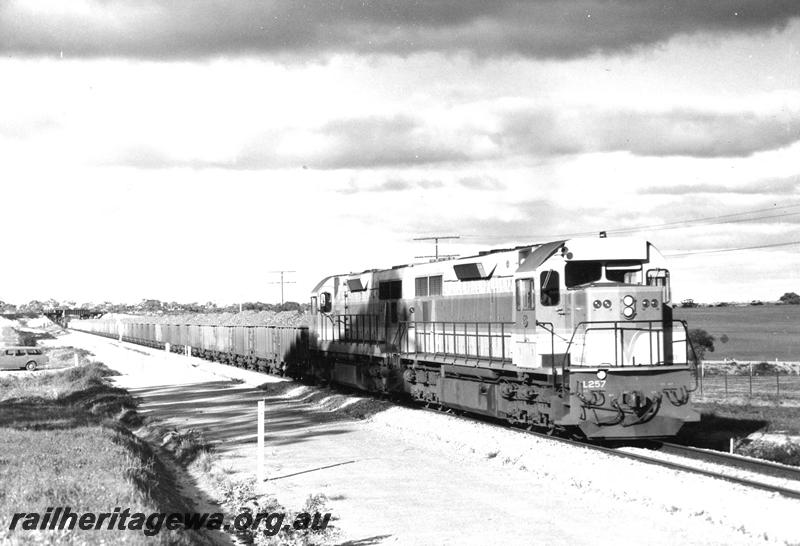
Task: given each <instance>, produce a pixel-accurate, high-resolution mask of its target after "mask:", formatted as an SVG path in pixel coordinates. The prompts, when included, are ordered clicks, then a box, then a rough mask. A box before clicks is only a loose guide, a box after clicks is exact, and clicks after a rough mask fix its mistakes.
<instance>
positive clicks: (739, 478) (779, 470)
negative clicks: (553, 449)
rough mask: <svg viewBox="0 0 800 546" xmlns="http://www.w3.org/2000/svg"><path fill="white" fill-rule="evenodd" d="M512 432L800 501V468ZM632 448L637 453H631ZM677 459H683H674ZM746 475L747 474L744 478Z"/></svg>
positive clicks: (685, 449) (657, 446) (673, 448)
mask: <svg viewBox="0 0 800 546" xmlns="http://www.w3.org/2000/svg"><path fill="white" fill-rule="evenodd" d="M423 409H425V410H426V411H431V412H434V413H443V412H442V411H441V410H437V409H433V408H423ZM446 413H449V414H450V415H452V416H454V417H457V418H461V419H468V420H473V421H484V420H482V419H476V418H475V417H472V416H469V415H461V414H459V413H455V412H446ZM510 430H514V431H516V432H518V433H520V434H528V435H531V436H537V437H540V438H544V439H546V440H549V441H553V442H561V443H565V444H568V445H572V446H575V447H581V448H584V449H591V450H595V451H599V452H601V453H605V454H607V455H611V456H613V457H622V458H627V459H631V460H635V461H639V462H642V463H645V464H650V465H654V466H660V467H663V468H670V469H673V470H679V471H682V472H689V473H693V474H699V475H701V476H706V477H710V478H715V479H719V480H724V481H727V482H731V483H736V484H738V485H742V486H745V487H751V488H755V489H761V490H764V491H769V492H772V493H777V494H780V495H782V496H784V497H788V498H792V499H798V500H800V468H795V467H791V466H786V465H782V464H778V463H773V462H771V461H764V460H761V459H753V458H750V457H743V456H741V455H732V454H729V453H723V452H721V451H713V450H708V449H699V448H696V447H690V446H683V445H679V444H672V443H668V442H660V441H653V442H649V444H647V445H646V447H641V448H639V447H636V448H630V447H628V448H619V447H608V446H604V445H599V444H596V443H592V442H586V441H582V440H573V439H570V438H564V437H560V436H552V435H549V434H546V433H543V432H536V431H529V430H523V429H519V428H513V427H512V428H510ZM630 449H633V450H635V451H630ZM648 452H651V453H648ZM665 456H666V457H665ZM677 458H680V459H683V460H682V461H677V460H674V459H677ZM670 459H673V460H670ZM691 461H695V464H692V463H691ZM709 465H711V466H716V467H718V468H716V469H712V468H709V467H708V466H709ZM743 473H746V474H747V475H746V476H744V475H743ZM776 479H780V480H792V481H793V482H794V483H792V484H791V486H790V487H784V486H782V485H778V484H776V483H770V482H771V481H773V482H774V481H775V480H776Z"/></svg>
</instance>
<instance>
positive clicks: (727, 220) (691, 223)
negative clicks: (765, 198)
mask: <svg viewBox="0 0 800 546" xmlns="http://www.w3.org/2000/svg"><path fill="white" fill-rule="evenodd" d="M797 208H800V204H795V205H785V206H781V207H771V208H767V209H755V210H749V211H743V212H736V213H732V214H720V215H717V216H706V217H703V218H693V219H688V220H678V221H675V222H664V223H660V224H650V225H643V226H632V227H627V228H616V229H606V230H604V231H605V232H606V233H608V234H612V233H614V234H623V233H636V232H642V231H662V230H667V229H680V228H691V227H698V226H711V225H718V224H734V223H740V222H755V221H758V220H769V219H773V218H783V217H786V216H795V215H800V211H795V212H784V213H781V214H770V215H762V216H752V217H749V218H740V217H742V216H748V215H752V214H758V213H763V212H777V211H783V210H787V209H797ZM598 231H599V230H594V231H582V232H576V233H561V234H556V235H531V234H526V235H513V234H509V235H496V236H488V237H490V238H493V239H535V240H548V239H560V238H565V237H585V236H591V235H596V234H597V233H598ZM484 237H486V236H484Z"/></svg>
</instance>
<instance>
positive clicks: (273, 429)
mask: <svg viewBox="0 0 800 546" xmlns="http://www.w3.org/2000/svg"><path fill="white" fill-rule="evenodd" d="M290 385H292V384H290ZM297 386H298V385H297V384H294V385H292V388H294V387H297ZM297 390H301V389H297ZM129 392H130V393H131V394H132V395H134V396H136V397H139V398H140V400H141V402H140V406H139V411H140V413H142V414H143V415H144V416H146V417H152V418H155V419H156V420H159V421H162V420H163V421H164V423H163V424H165V425H167V426H174V427H175V428H178V429H180V428H187V427H189V428H199V429H202V431H203V434H204V436H205V438H206V440H208V441H209V442H210V443H212V444H213V445H214V446H215V448H216V449H217V450H218V451H221V452H225V451H228V450H232V449H235V448H237V447H239V446H240V445H247V444H254V443H255V442H256V435H257V429H256V427H257V420H258V411H257V410H258V401H259V400H264V401H265V404H266V413H265V418H266V435H267V440H268V441H269V442H270V443H271V444H272V445H287V444H296V443H298V442H304V441H308V440H310V439H312V438H314V437H317V436H323V435H336V434H344V433H347V432H349V431H350V430H352V425H350V424H349V423H351V422H352V418H353V413H352V412H348V411H345V410H346V409H348V408H345V410H342V411H337V410H333V411H330V410H327V409H324V408H322V407H320V406H319V405H318V404H315V403H314V400H315V399H318V398H319V395H318V393H315V394H314V395H312V396H309V393H308V392H299V393H298V394H296V395H293V394H292V392H291V389H290V388H288V387H280V388H275V389H271V388H267V389H263V388H254V387H248V386H245V385H242V384H240V383H236V382H231V381H210V382H206V383H196V384H190V385H180V386H172V385H161V386H155V387H141V388H132V389H129ZM330 394H334V393H330ZM331 422H339V423H340V425H339V426H334V427H331V426H325V425H326V424H330V423H331ZM182 423H185V424H183V425H182Z"/></svg>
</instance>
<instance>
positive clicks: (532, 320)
mask: <svg viewBox="0 0 800 546" xmlns="http://www.w3.org/2000/svg"><path fill="white" fill-rule="evenodd" d="M543 246H544V245H543ZM540 248H542V247H540ZM545 253H546V254H544V255H542V254H540V255H539V256H538V259H534V260H533V261H531V259H532V258H534V255H535V253H533V254H532V255H531V256H530V257H529V258H528V259H527V260H526V262H525V263H523V264H522V265H521V266H520V268H519V270H518V271H517V275H516V277H515V285H516V291H515V300H516V306H515V309H516V317H515V334H514V335H515V340H514V341H515V345H514V350H515V353H514V363H515V365H517V366H519V367H520V368H522V369H527V370H530V371H531V372H532V373H534V374H541V375H539V376H540V377H548V378H549V379H548V381H549V382H550V383H551V384H552V385H554V387H555V389H556V391H557V392H560V393H561V394H559V395H557V396H554V397H552V398H551V399H550V401H549V403H550V404H551V407H553V408H561V409H560V410H557V411H553V412H552V413H553V415H556V423H557V424H558V425H561V426H564V427H577V428H578V429H580V430H581V431H582V433H583V434H585V435H586V436H589V437H595V438H600V437H608V438H612V437H613V438H620V437H626V436H629V435H632V434H638V435H644V436H670V435H673V434H675V433H677V431H678V429H679V428H680V426H681V425H682V424H683V422H685V421H692V420H697V419H696V414H695V413H694V412H691V411H686V408H681V406H683V405H685V404H686V403H687V401H688V392H689V391H690V390H691V388H690V387H687V385H689V384H690V382H691V380H692V378H691V375H692V374H693V373H694V370H692V369H691V368H690V362H689V358H688V349H689V346H688V342H687V337H688V336H687V334H686V329H685V325H684V324H683V323H680V322H673V320H672V307H671V306H670V305H669V301H670V287H669V271H668V270H667V269H666V267H665V263H664V259H663V257H662V256H661V254H660V253H659V252H658V251H657V250H656V249H655V248H654V247H652V245H650V244H649V243H648V242H646V241H643V240H640V239H633V238H631V239H628V238H619V239H599V240H598V239H594V240H583V239H574V240H568V241H561V242H557V243H554V244H552V246H551V247H550V248H547V249H545ZM544 374H546V375H544ZM633 425H638V426H637V427H633ZM634 428H635V429H636V432H635V433H634V432H633V431H634Z"/></svg>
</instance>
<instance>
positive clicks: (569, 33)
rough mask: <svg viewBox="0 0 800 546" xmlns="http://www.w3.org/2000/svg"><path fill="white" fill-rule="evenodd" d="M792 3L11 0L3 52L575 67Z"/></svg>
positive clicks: (0, 42) (747, 24)
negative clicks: (595, 56) (508, 61)
mask: <svg viewBox="0 0 800 546" xmlns="http://www.w3.org/2000/svg"><path fill="white" fill-rule="evenodd" d="M798 15H800V3H798V2H797V1H796V0H706V1H704V2H697V1H696V0H673V1H671V2H663V1H662V0H640V1H637V2H631V1H625V0H611V1H609V0H575V1H571V2H561V1H557V0H497V1H493V2H486V1H485V0H433V1H430V2H398V1H395V0H370V1H367V2H364V1H363V0H340V1H337V2H297V1H295V0H277V1H274V2H263V1H261V0H239V1H237V2H223V1H221V0H176V1H172V2H162V1H157V0H141V1H138V2H127V1H123V0H80V1H71V2H52V0H7V1H6V2H4V3H3V5H2V6H0V51H3V52H5V53H13V54H31V55H40V54H45V55H55V54H58V53H59V51H63V52H64V54H65V55H70V56H125V57H136V58H184V59H185V58H197V57H207V56H217V55H239V54H251V53H256V54H260V53H266V54H285V53H288V54H298V53H299V54H308V53H311V54H314V53H316V54H319V53H329V52H355V53H389V54H401V55H404V54H410V53H414V52H426V51H444V52H453V51H467V52H471V53H474V54H477V55H479V56H491V55H506V54H519V55H523V56H528V57H537V58H575V57H580V56H585V55H587V54H591V53H595V52H601V53H607V52H616V51H626V50H630V49H631V48H635V47H637V46H646V45H650V44H655V43H659V42H663V41H666V40H668V39H670V38H671V37H673V36H675V35H680V34H694V33H703V32H705V33H729V32H750V31H761V30H767V29H774V28H781V27H783V26H785V25H786V24H787V22H788V21H789V20H790V19H791V18H793V17H797V16H798Z"/></svg>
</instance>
